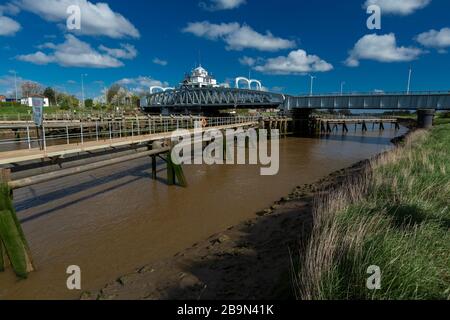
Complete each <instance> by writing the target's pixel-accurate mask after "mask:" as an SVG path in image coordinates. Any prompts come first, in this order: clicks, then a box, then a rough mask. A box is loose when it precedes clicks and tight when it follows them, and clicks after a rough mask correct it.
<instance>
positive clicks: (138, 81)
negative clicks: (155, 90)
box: [116, 76, 169, 92]
mask: <svg viewBox="0 0 450 320" xmlns="http://www.w3.org/2000/svg"><path fill="white" fill-rule="evenodd" d="M116 83H117V84H120V85H121V86H125V87H127V88H129V89H130V90H131V91H135V92H143V91H148V90H149V88H150V87H153V86H158V87H163V88H164V87H168V86H169V84H168V83H167V82H163V81H160V80H156V79H153V78H151V77H148V76H139V77H136V78H124V79H121V80H119V81H117V82H116Z"/></svg>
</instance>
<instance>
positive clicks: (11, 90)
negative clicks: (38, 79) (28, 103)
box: [0, 71, 30, 97]
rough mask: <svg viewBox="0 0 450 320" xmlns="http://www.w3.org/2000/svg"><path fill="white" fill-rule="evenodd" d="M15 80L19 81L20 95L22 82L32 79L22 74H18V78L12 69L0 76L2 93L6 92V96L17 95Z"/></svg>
mask: <svg viewBox="0 0 450 320" xmlns="http://www.w3.org/2000/svg"><path fill="white" fill-rule="evenodd" d="M15 81H17V91H18V95H19V96H20V95H21V93H20V86H21V84H22V82H25V81H30V80H28V79H24V78H22V77H21V76H20V75H17V77H16V79H15V78H14V75H13V74H12V72H11V71H10V72H9V73H8V74H5V75H2V76H0V94H6V96H11V97H13V96H15V93H16V89H15Z"/></svg>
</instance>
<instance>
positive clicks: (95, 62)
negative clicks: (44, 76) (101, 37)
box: [17, 34, 130, 68]
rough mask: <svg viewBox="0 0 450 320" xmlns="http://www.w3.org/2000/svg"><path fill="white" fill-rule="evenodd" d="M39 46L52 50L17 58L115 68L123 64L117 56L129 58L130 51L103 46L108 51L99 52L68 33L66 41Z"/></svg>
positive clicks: (64, 64)
mask: <svg viewBox="0 0 450 320" xmlns="http://www.w3.org/2000/svg"><path fill="white" fill-rule="evenodd" d="M101 47H102V46H101ZM40 48H47V49H51V50H52V52H51V53H44V52H42V51H38V52H36V53H33V54H27V55H20V56H17V59H18V60H21V61H26V62H31V63H35V64H49V63H57V64H59V65H61V66H64V67H85V68H117V67H121V66H123V63H122V61H120V60H119V59H118V57H117V56H118V55H121V54H122V58H124V59H125V58H130V53H129V52H128V53H126V50H123V49H109V48H106V47H103V49H108V50H109V51H110V52H109V53H105V54H103V53H100V52H98V51H96V50H95V49H93V48H92V47H91V46H90V45H89V44H88V43H86V42H83V41H81V40H79V39H77V38H76V37H75V36H73V35H70V34H68V35H66V41H65V42H63V43H62V44H53V43H46V44H44V45H41V46H40ZM121 50H123V52H122V51H121ZM119 53H120V54H119ZM127 54H128V55H127ZM114 55H115V56H114ZM124 55H125V56H124Z"/></svg>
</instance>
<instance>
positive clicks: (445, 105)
mask: <svg viewBox="0 0 450 320" xmlns="http://www.w3.org/2000/svg"><path fill="white" fill-rule="evenodd" d="M284 108H285V109H286V110H292V109H296V108H304V109H342V110H346V109H349V110H351V109H367V110H420V109H433V110H450V92H424V93H410V94H407V93H393V94H388V93H387V94H379V93H377V94H351V95H317V96H298V97H294V96H286V99H285V102H284Z"/></svg>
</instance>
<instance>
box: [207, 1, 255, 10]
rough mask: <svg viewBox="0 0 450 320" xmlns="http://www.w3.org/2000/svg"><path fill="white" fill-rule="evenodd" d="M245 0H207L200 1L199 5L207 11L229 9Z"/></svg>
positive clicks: (236, 6)
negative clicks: (205, 0)
mask: <svg viewBox="0 0 450 320" xmlns="http://www.w3.org/2000/svg"><path fill="white" fill-rule="evenodd" d="M246 2H247V1H246V0H208V1H207V2H200V7H202V8H203V9H205V10H208V11H218V10H231V9H236V8H238V7H240V6H241V5H243V4H245V3H246Z"/></svg>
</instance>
